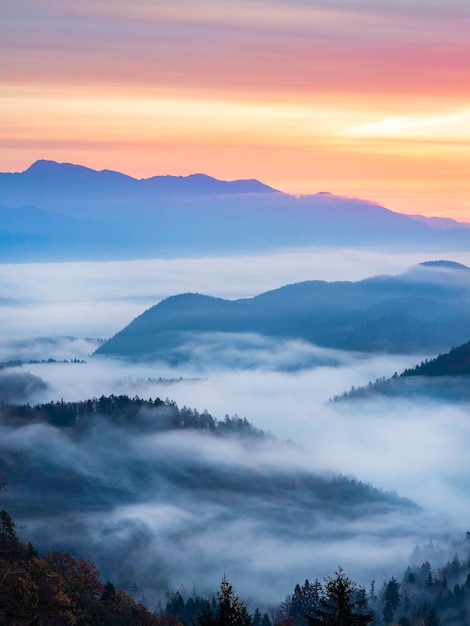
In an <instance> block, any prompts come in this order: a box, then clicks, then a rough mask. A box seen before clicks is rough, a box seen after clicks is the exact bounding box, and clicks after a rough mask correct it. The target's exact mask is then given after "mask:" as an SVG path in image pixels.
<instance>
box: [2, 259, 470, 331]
mask: <svg viewBox="0 0 470 626" xmlns="http://www.w3.org/2000/svg"><path fill="white" fill-rule="evenodd" d="M440 256H441V258H448V259H450V260H455V261H458V262H461V263H464V264H466V265H470V255H469V254H468V253H464V252H462V253H455V252H449V253H445V252H441V253H440ZM338 259H339V260H340V261H338ZM425 260H428V259H427V258H426V257H425V256H424V253H416V254H408V255H403V254H393V253H381V252H375V251H358V250H354V249H322V248H306V249H302V250H295V251H294V250H285V251H281V252H278V253H276V254H265V255H234V256H230V257H206V258H205V257H197V258H187V259H152V260H142V261H119V262H118V261H116V262H103V263H37V264H28V263H26V264H18V265H11V264H3V265H0V289H1V293H2V297H3V298H10V299H11V301H10V302H8V303H7V304H3V305H2V306H0V323H1V325H2V328H3V331H4V334H5V335H7V336H9V337H35V336H51V335H69V336H88V337H102V338H107V337H109V336H111V335H113V334H114V333H116V332H117V331H118V330H120V329H121V328H123V327H124V326H125V325H126V324H128V323H129V322H130V321H131V320H132V319H133V318H134V317H136V316H137V315H139V314H140V313H142V312H143V311H144V310H145V309H147V308H149V307H150V306H152V305H154V304H156V303H157V302H159V301H160V300H161V299H163V298H166V297H168V296H171V295H175V294H177V293H184V292H199V293H204V294H208V295H212V296H219V297H223V298H229V299H234V298H241V297H242V298H243V297H251V296H254V295H257V294H258V293H261V292H264V291H268V290H270V289H275V288H277V287H281V286H282V285H286V284H289V283H293V282H300V281H303V280H316V279H321V280H360V279H362V278H366V277H368V276H371V275H374V274H397V273H402V272H403V271H405V270H406V269H408V268H409V267H410V266H411V265H414V264H416V263H419V262H421V261H425ZM253 267H256V271H255V272H254V271H253Z"/></svg>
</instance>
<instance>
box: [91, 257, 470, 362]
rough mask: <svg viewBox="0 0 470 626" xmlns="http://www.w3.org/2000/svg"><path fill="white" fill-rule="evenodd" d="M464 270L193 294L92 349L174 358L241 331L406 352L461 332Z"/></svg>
mask: <svg viewBox="0 0 470 626" xmlns="http://www.w3.org/2000/svg"><path fill="white" fill-rule="evenodd" d="M469 319H470V269H469V268H467V267H466V266H463V265H460V264H458V263H451V262H446V261H439V262H433V263H424V264H420V265H418V266H416V267H414V268H412V269H411V270H409V271H408V272H406V273H404V274H402V275H399V276H376V277H373V278H368V279H366V280H362V281H358V282H331V283H327V282H323V281H308V282H303V283H297V284H294V285H287V286H284V287H281V288H279V289H276V290H274V291H269V292H266V293H263V294H260V295H259V296H256V297H254V298H249V299H241V300H235V301H229V300H223V299H221V298H213V297H209V296H204V295H200V294H182V295H179V296H173V297H170V298H167V299H166V300H163V301H162V302H160V303H159V304H157V305H155V306H154V307H152V308H150V309H148V310H147V311H145V312H144V313H142V314H141V315H140V316H139V317H137V318H136V319H134V320H133V321H132V322H131V323H130V324H129V325H128V326H126V327H125V328H124V329H123V330H121V331H120V332H118V333H117V334H116V335H115V336H114V337H112V338H111V339H110V340H109V341H107V342H105V343H104V344H103V345H102V346H100V347H99V348H98V350H97V351H96V354H97V355H103V356H117V357H124V358H129V359H136V360H137V359H151V358H153V359H158V360H164V361H167V362H170V363H172V364H178V363H181V362H185V361H191V359H194V358H195V356H194V355H195V354H198V353H201V352H204V345H206V344H208V343H209V344H210V341H211V338H212V337H213V336H214V334H215V335H217V336H222V337H223V335H224V334H225V335H227V336H237V335H242V334H247V333H254V334H259V335H264V336H267V337H272V338H284V339H300V340H304V341H308V342H311V343H314V344H317V345H320V346H324V347H329V348H339V349H344V350H358V351H372V352H373V351H382V352H402V353H413V352H417V351H418V352H419V351H423V350H426V351H429V350H439V349H441V348H443V347H445V348H446V349H448V348H450V346H452V345H456V344H457V343H461V342H462V341H464V340H466V339H467V338H468V323H469Z"/></svg>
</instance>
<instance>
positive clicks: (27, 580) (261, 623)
mask: <svg viewBox="0 0 470 626" xmlns="http://www.w3.org/2000/svg"><path fill="white" fill-rule="evenodd" d="M4 486H5V483H4V481H3V480H1V481H0V491H1V490H2V489H3V488H4ZM456 548H457V549H458V550H459V551H461V552H462V550H463V551H464V552H466V554H467V557H466V558H464V559H462V558H460V557H459V556H458V554H457V553H456V554H455V556H454V557H453V558H452V559H451V560H450V561H448V562H447V563H446V565H444V566H443V567H440V568H438V569H437V570H435V569H433V567H432V566H431V563H430V562H429V561H427V560H426V561H425V562H424V563H423V564H422V565H420V566H410V567H408V568H407V569H406V571H405V572H404V575H403V577H402V580H401V582H400V581H399V580H397V579H395V578H394V577H392V578H391V579H390V580H388V581H385V582H384V583H383V584H382V586H381V587H380V589H378V590H377V589H376V586H375V582H372V583H371V585H370V588H369V590H368V591H366V589H365V588H364V587H361V586H360V585H358V584H357V583H356V582H354V581H353V580H352V579H350V578H349V577H348V576H346V574H345V573H344V571H343V570H342V568H341V567H340V568H338V571H337V572H335V574H334V575H333V576H329V577H326V578H325V579H324V580H323V582H320V581H319V580H318V579H315V580H314V581H313V582H309V581H308V580H306V581H305V582H304V584H303V585H300V584H297V585H296V586H295V588H294V590H293V592H292V593H291V594H289V595H288V596H287V597H286V599H285V600H284V602H282V603H281V604H280V605H278V606H274V607H271V608H270V609H269V610H267V611H265V612H264V613H262V612H261V611H260V610H259V609H258V608H257V609H255V610H254V611H253V612H252V613H251V614H250V613H249V612H248V610H247V607H246V605H245V603H244V602H243V601H242V600H241V599H240V598H239V597H238V596H237V595H236V594H235V592H234V589H233V586H232V584H231V583H230V581H229V580H228V578H227V577H226V576H225V575H224V577H223V578H222V581H221V584H220V588H219V590H218V592H217V595H216V596H215V597H212V598H205V597H202V596H200V595H198V594H197V593H196V592H195V593H194V594H193V595H192V596H190V597H188V598H186V599H185V598H184V597H183V595H182V594H181V593H180V592H178V591H177V592H171V593H168V595H167V601H166V605H165V607H163V608H160V609H159V610H158V611H156V612H154V613H151V612H150V611H149V609H148V608H147V607H146V606H144V604H142V602H139V601H137V600H136V599H134V598H133V597H132V596H130V595H129V594H127V593H125V592H124V591H122V590H120V589H116V588H115V586H114V585H113V584H112V583H111V582H107V583H103V581H102V579H101V575H100V573H99V571H98V569H97V568H96V566H95V565H94V563H93V562H91V561H89V560H86V559H83V558H80V557H76V556H74V555H73V554H71V553H63V552H57V551H54V552H47V553H46V554H44V555H43V556H40V555H39V553H38V551H37V550H36V549H35V547H34V546H33V545H32V544H25V543H23V542H21V541H20V539H19V537H18V534H17V529H16V526H15V523H14V521H13V520H12V518H11V517H10V515H9V514H8V513H7V512H6V511H0V624H5V625H9V626H20V625H30V626H52V625H54V626H69V625H70V626H74V625H77V626H80V625H90V626H93V625H95V624H96V625H102V626H121V625H122V626H124V625H125V626H127V625H129V626H131V625H133V626H179V625H180V624H181V625H183V626H322V625H323V626H363V625H366V624H372V625H375V626H384V625H387V626H388V625H391V624H393V625H396V624H398V625H400V626H468V624H470V558H468V556H469V548H470V534H469V533H467V536H466V539H465V541H464V542H463V543H462V544H461V545H460V546H456Z"/></svg>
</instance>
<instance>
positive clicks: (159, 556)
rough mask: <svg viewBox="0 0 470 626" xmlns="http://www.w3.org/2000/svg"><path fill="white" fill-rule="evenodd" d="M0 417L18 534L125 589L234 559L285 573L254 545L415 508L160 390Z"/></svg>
mask: <svg viewBox="0 0 470 626" xmlns="http://www.w3.org/2000/svg"><path fill="white" fill-rule="evenodd" d="M0 417H1V419H0V454H1V458H2V469H3V472H4V476H5V477H6V478H7V480H8V492H6V493H4V494H3V496H2V499H3V502H4V506H5V508H6V509H7V510H8V511H9V512H10V513H11V515H12V516H13V517H14V518H15V519H16V520H17V522H18V524H20V525H22V526H23V525H24V526H25V530H24V533H23V534H24V536H25V538H26V540H31V541H33V542H34V543H35V544H37V546H38V548H39V549H41V550H44V549H58V550H64V551H67V550H71V549H74V550H76V551H77V552H78V554H80V555H83V556H84V557H85V558H93V560H94V561H96V563H97V565H98V566H99V568H100V569H101V570H102V571H103V575H104V576H106V577H107V578H110V579H112V580H113V581H115V582H116V584H118V585H119V586H122V587H123V588H125V589H129V588H130V587H131V586H132V584H134V583H135V582H136V583H137V585H138V586H139V587H141V588H143V587H152V588H153V589H154V590H155V589H159V590H160V591H161V592H164V591H166V589H168V587H171V586H173V585H175V584H177V582H178V581H179V580H181V577H183V576H184V574H185V573H188V575H190V579H192V580H193V581H198V584H200V580H199V578H200V579H201V580H202V579H206V578H207V577H208V576H209V574H210V575H211V576H212V577H214V576H217V577H218V576H219V575H220V571H224V570H225V571H227V570H228V569H230V571H235V570H236V571H239V572H245V574H247V575H250V576H251V575H253V573H254V572H255V571H262V570H263V569H264V567H265V566H266V567H268V569H269V570H270V574H271V573H272V571H273V569H274V570H276V572H277V574H279V575H280V576H282V575H283V571H285V570H286V568H289V567H291V566H292V563H291V557H290V556H288V554H287V553H286V554H285V558H283V559H279V560H278V561H277V564H276V565H269V566H268V565H267V562H265V561H264V560H262V561H261V562H260V561H259V555H260V552H259V551H260V550H261V551H262V552H264V553H265V554H267V551H269V550H272V549H273V546H277V549H278V550H280V551H283V552H286V551H287V552H288V551H289V549H290V547H291V545H292V542H301V543H302V546H303V548H302V550H303V552H305V551H307V550H312V551H313V550H314V546H315V545H317V544H318V542H319V541H321V540H322V538H323V539H324V540H325V541H332V540H333V539H335V540H345V541H346V540H349V539H350V538H351V537H352V536H354V535H355V533H358V534H360V533H361V532H362V530H361V526H362V523H363V522H362V521H361V520H364V524H365V523H366V520H369V521H370V520H372V522H371V523H372V524H375V523H377V524H378V526H379V527H380V528H382V525H383V526H384V527H387V524H388V523H389V520H390V519H391V518H393V519H396V516H401V515H402V516H404V518H405V519H406V517H407V516H409V515H412V514H416V513H417V512H418V508H417V507H416V505H414V504H413V503H411V502H410V501H409V500H406V499H402V498H400V497H398V496H397V495H396V494H394V493H388V492H384V491H381V490H379V489H377V488H374V487H372V486H371V485H370V484H366V483H362V482H360V481H359V480H357V479H354V478H346V477H344V476H341V475H331V474H329V475H321V474H319V473H316V472H314V471H312V470H311V469H310V467H311V465H310V460H309V457H308V455H307V454H306V453H304V452H303V451H302V450H301V449H300V448H299V447H298V446H294V445H293V444H292V443H290V444H289V443H283V442H279V441H277V440H275V439H274V438H273V437H272V436H269V435H267V434H266V433H263V432H262V431H259V430H258V429H256V428H254V427H253V426H252V425H251V424H249V423H248V422H247V420H245V419H242V418H238V417H236V416H235V417H233V418H228V417H226V418H224V419H222V420H217V419H215V418H214V417H213V416H211V415H209V414H208V413H207V412H205V411H204V412H202V413H199V412H198V411H196V410H194V409H189V408H187V407H183V408H181V409H180V408H178V407H177V406H176V405H175V404H174V403H173V402H171V401H162V400H160V399H158V398H157V399H154V400H146V401H144V400H141V399H139V398H132V399H131V398H128V397H127V396H110V397H104V396H103V397H101V398H91V399H89V400H85V401H83V402H75V403H66V402H63V401H62V402H52V403H48V404H44V405H36V406H28V405H21V406H9V405H3V406H2V407H1V410H0ZM293 434H294V433H293ZM346 521H347V522H348V524H349V526H348V524H345V522H346ZM352 521H354V522H355V523H356V525H357V528H358V529H359V530H355V527H354V526H352V525H351V523H352ZM237 537H239V538H240V541H239V542H238V541H237ZM242 537H243V540H242ZM234 542H235V543H236V544H237V549H236V551H235V552H234V551H233V550H232V549H231V546H232V545H233V543H234ZM255 544H256V545H257V551H256V552H253V550H252V548H251V546H253V545H255ZM198 577H199V578H198Z"/></svg>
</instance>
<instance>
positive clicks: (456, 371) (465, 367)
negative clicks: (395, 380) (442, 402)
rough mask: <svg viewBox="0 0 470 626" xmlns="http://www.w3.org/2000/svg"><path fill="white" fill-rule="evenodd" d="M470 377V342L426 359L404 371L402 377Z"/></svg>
mask: <svg viewBox="0 0 470 626" xmlns="http://www.w3.org/2000/svg"><path fill="white" fill-rule="evenodd" d="M468 375H470V341H469V342H467V343H464V344H463V345H461V346H458V347H457V348H452V349H451V350H450V351H449V352H446V353H445V354H439V356H437V357H436V358H435V359H430V360H428V359H426V360H425V361H422V362H421V363H420V364H419V365H417V366H416V367H413V368H411V369H406V370H405V371H404V372H403V374H402V376H404V377H407V376H468Z"/></svg>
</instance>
